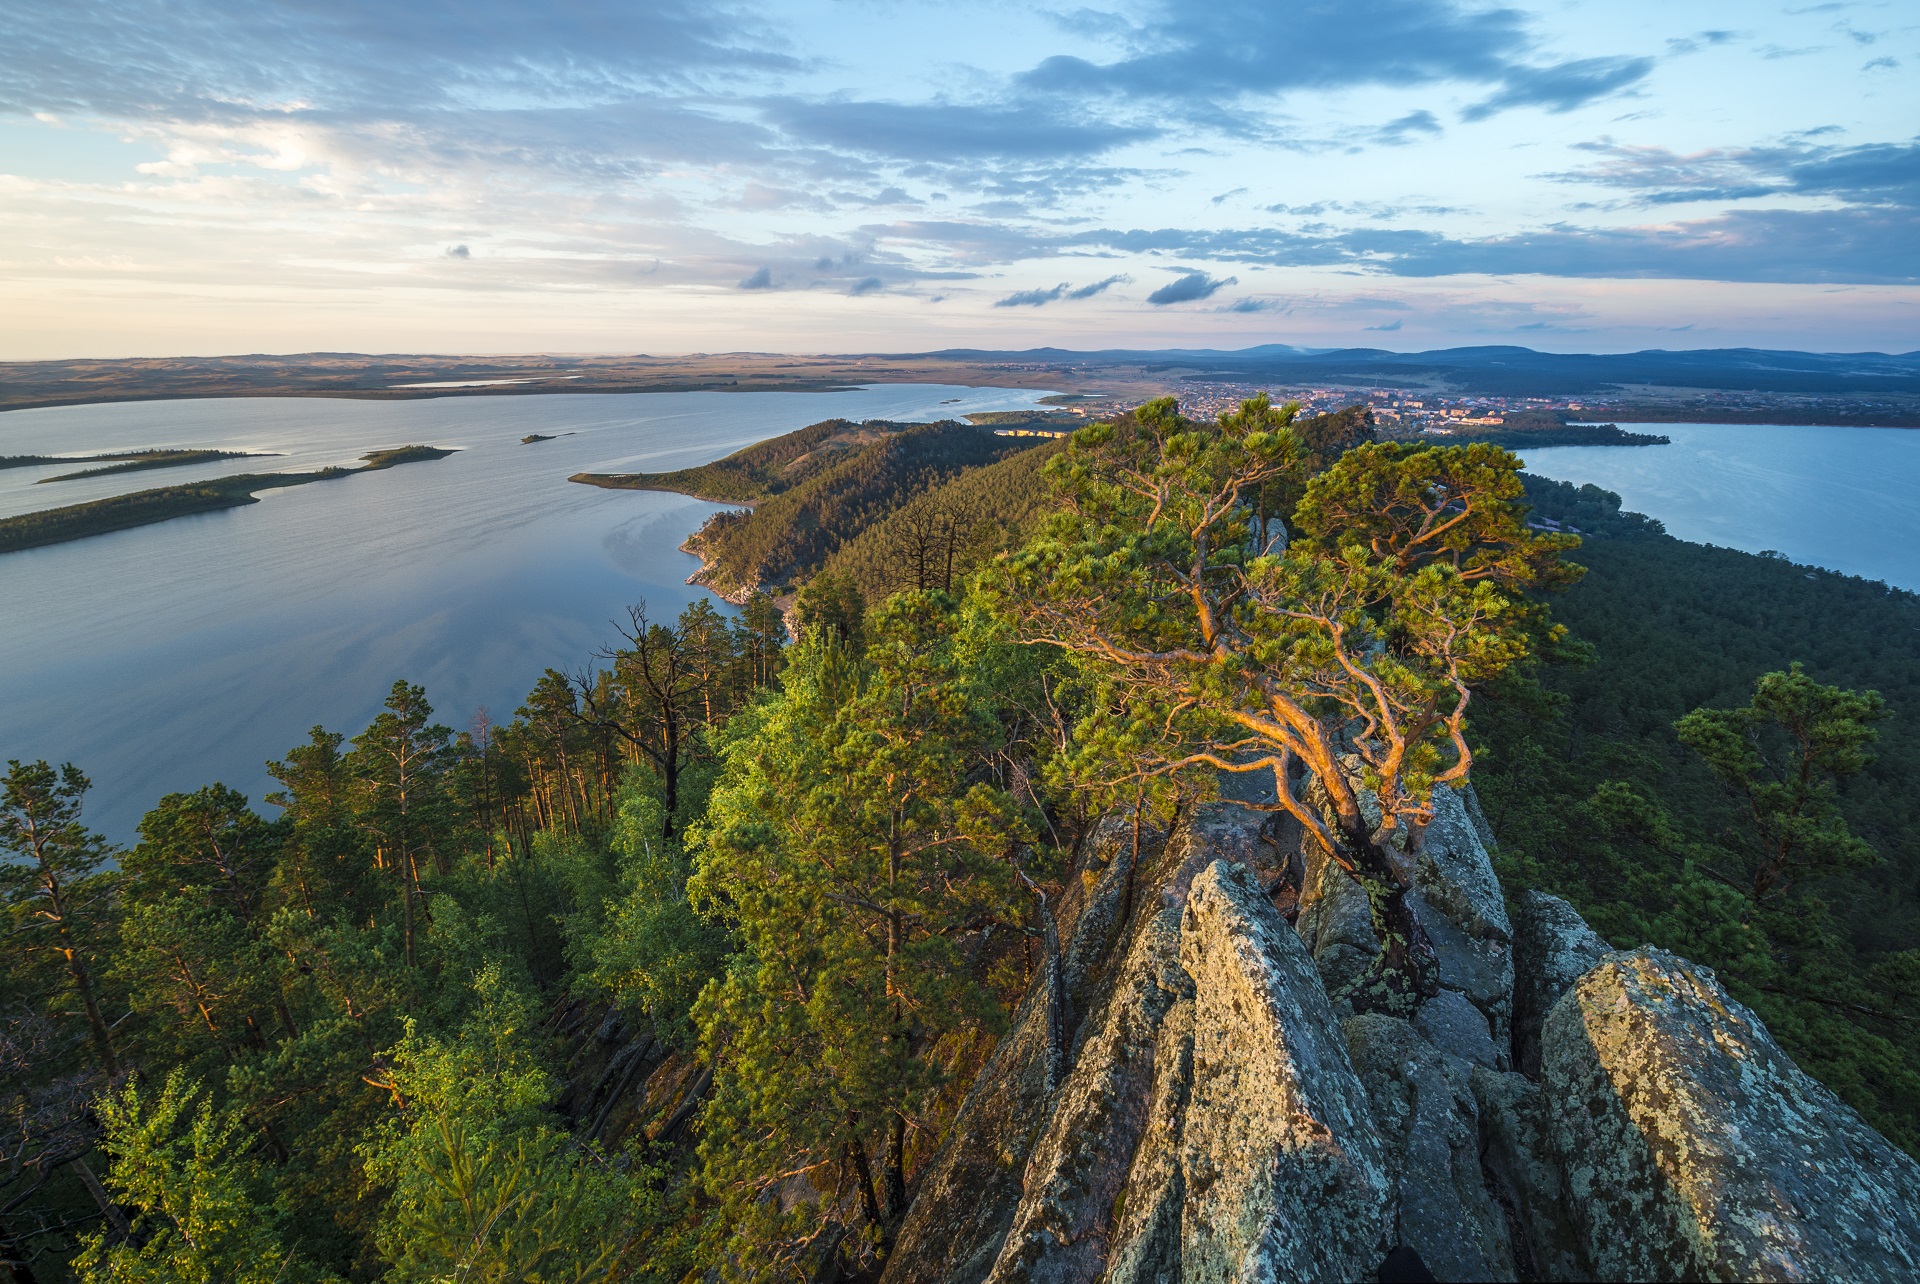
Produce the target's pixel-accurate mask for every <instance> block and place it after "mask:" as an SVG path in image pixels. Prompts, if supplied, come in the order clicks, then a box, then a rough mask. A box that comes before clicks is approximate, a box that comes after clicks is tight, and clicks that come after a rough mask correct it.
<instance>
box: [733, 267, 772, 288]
mask: <svg viewBox="0 0 1920 1284" xmlns="http://www.w3.org/2000/svg"><path fill="white" fill-rule="evenodd" d="M739 288H740V289H742V290H771V289H772V288H773V272H772V270H771V269H768V268H764V267H763V268H759V269H757V270H755V272H754V274H753V275H752V276H750V277H747V278H746V279H745V280H743V281H741V282H740V286H739Z"/></svg>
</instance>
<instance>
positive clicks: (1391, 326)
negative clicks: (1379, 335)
mask: <svg viewBox="0 0 1920 1284" xmlns="http://www.w3.org/2000/svg"><path fill="white" fill-rule="evenodd" d="M1400 326H1401V320H1400V318H1399V317H1395V318H1394V319H1393V320H1391V321H1389V322H1387V323H1386V324H1385V325H1363V326H1361V327H1360V328H1361V329H1362V330H1380V331H1383V332H1385V333H1388V334H1391V333H1393V332H1394V331H1395V330H1398V329H1399V328H1400Z"/></svg>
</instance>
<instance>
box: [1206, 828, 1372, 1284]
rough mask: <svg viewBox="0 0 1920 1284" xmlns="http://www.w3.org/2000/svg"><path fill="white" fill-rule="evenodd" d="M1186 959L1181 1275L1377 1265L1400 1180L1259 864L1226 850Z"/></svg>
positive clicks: (1292, 1274) (1259, 1275)
mask: <svg viewBox="0 0 1920 1284" xmlns="http://www.w3.org/2000/svg"><path fill="white" fill-rule="evenodd" d="M1180 961H1181V963H1182V965H1183V966H1184V967H1185V969H1186V971H1187V973H1188V974H1189V975H1190V976H1191V977H1192V978H1193V984H1194V1007H1193V1031H1194V1035H1193V1085H1192V1089H1191V1098H1190V1100H1189V1103H1188V1105H1187V1110H1186V1119H1185V1122H1184V1126H1183V1135H1182V1141H1181V1168H1182V1171H1183V1173H1184V1182H1185V1187H1186V1197H1185V1204H1184V1208H1183V1210H1182V1216H1181V1272H1180V1278H1181V1279H1182V1280H1183V1281H1196V1282H1197V1281H1216V1280H1221V1281H1224V1280H1249V1281H1264V1280H1280V1279H1287V1280H1303V1281H1314V1280H1329V1281H1331V1280H1353V1279H1360V1278H1364V1277H1367V1276H1370V1275H1372V1274H1373V1272H1374V1270H1375V1268H1376V1267H1377V1266H1378V1264H1379V1262H1380V1260H1381V1257H1382V1256H1383V1255H1384V1252H1385V1249H1386V1242H1385V1232H1386V1210H1387V1202H1388V1198H1389V1194H1390V1184H1389V1180H1388V1177H1387V1173H1386V1170H1385V1166H1384V1156H1383V1154H1382V1149H1381V1144H1380V1138H1379V1136H1378V1134H1377V1133H1376V1132H1375V1130H1374V1125H1373V1120H1372V1115H1371V1108H1370V1105H1369V1102H1368V1099H1367V1094H1366V1090H1365V1089H1364V1088H1363V1087H1362V1086H1361V1084H1360V1081H1359V1079H1358V1077H1357V1076H1356V1075H1355V1074H1354V1072H1353V1066H1352V1064H1351V1063H1350V1061H1349V1060H1348V1057H1347V1050H1346V1046H1345V1040H1344V1039H1343V1038H1342V1037H1341V1033H1340V1030H1339V1028H1338V1027H1337V1026H1336V1025H1335V1024H1334V1020H1333V1014H1332V1011H1331V1010H1330V1009H1329V1008H1328V1006H1327V999H1326V994H1325V991H1324V990H1323V989H1322V987H1321V985H1320V978H1319V975H1318V973H1317V972H1316V971H1315V969H1314V966H1313V960H1312V959H1311V958H1310V957H1309V956H1308V954H1307V952H1306V950H1305V948H1304V947H1303V946H1302V944H1301V942H1300V940H1299V938H1298V937H1297V936H1296V935H1295V934H1294V933H1293V932H1292V931H1291V930H1290V929H1289V928H1288V927H1287V925H1286V922H1285V921H1284V920H1283V919H1281V918H1280V916H1279V914H1278V913H1277V912H1275V910H1274V908H1273V906H1272V905H1271V904H1270V903H1269V902H1268V901H1267V899H1266V897H1265V896H1264V895H1262V893H1261V890H1260V886H1259V884H1258V883H1256V882H1255V881H1254V879H1253V877H1252V876H1251V875H1250V874H1249V872H1248V871H1247V870H1246V869H1245V868H1244V867H1241V866H1236V865H1229V864H1227V863H1226V862H1224V861H1216V862H1215V863H1213V864H1212V865H1209V866H1208V867H1207V868H1206V869H1205V870H1204V871H1202V872H1201V873H1200V874H1199V875H1198V876H1197V877H1196V878H1195V879H1194V881H1193V885H1192V889H1191V892H1190V894H1189V895H1188V897H1187V904H1186V912H1185V917H1184V918H1183V919H1182V922H1181V928H1180Z"/></svg>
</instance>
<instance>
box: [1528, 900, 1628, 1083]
mask: <svg viewBox="0 0 1920 1284" xmlns="http://www.w3.org/2000/svg"><path fill="white" fill-rule="evenodd" d="M1513 909H1514V914H1513V970H1514V983H1513V1064H1514V1068H1515V1069H1517V1070H1519V1071H1521V1072H1522V1073H1524V1074H1528V1075H1532V1076H1534V1077H1536V1078H1537V1077H1538V1076H1539V1074H1540V1025H1541V1022H1543V1021H1545V1020H1546V1019H1547V1013H1549V1012H1551V1011H1553V1005H1554V1004H1556V1003H1558V1002H1559V1001H1560V996H1561V995H1563V994H1565V993H1566V992H1567V991H1568V990H1571V989H1572V988H1573V983H1574V982H1575V981H1578V980H1579V979H1580V978H1581V977H1582V976H1583V975H1585V974H1586V972H1587V971H1588V969H1590V968H1592V967H1593V966H1594V965H1595V964H1597V963H1598V962H1599V961H1600V960H1601V959H1603V958H1605V957H1606V956H1607V955H1608V954H1610V953H1612V952H1613V947H1612V946H1611V945H1608V944H1607V943H1606V941H1605V940H1603V939H1602V938H1601V936H1600V934H1599V933H1598V932H1596V931H1594V930H1593V929H1592V928H1590V927H1588V926H1587V921H1586V920H1585V919H1583V918H1581V917H1580V913H1579V911H1578V910H1576V909H1574V908H1573V906H1571V905H1569V904H1567V903H1566V902H1565V901H1563V900H1561V899H1560V898H1559V897H1558V896H1549V895H1547V894H1546V893H1545V892H1535V891H1526V892H1521V893H1520V894H1519V895H1518V896H1516V897H1514V898H1513Z"/></svg>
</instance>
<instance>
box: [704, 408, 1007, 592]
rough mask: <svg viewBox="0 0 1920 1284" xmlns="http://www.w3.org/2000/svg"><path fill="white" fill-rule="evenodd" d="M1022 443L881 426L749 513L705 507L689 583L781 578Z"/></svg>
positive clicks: (947, 429) (944, 426)
mask: <svg viewBox="0 0 1920 1284" xmlns="http://www.w3.org/2000/svg"><path fill="white" fill-rule="evenodd" d="M1031 446H1032V443H1031V442H1029V441H1023V440H1020V439H1018V438H1011V437H996V436H994V434H993V433H992V432H991V431H989V430H987V429H982V428H974V427H971V426H968V425H962V424H954V423H938V424H922V425H917V426H914V427H911V428H908V429H906V430H904V431H901V432H897V433H888V434H886V435H884V436H882V437H880V438H879V439H878V440H876V441H874V442H873V443H872V444H870V445H866V446H863V447H861V448H860V449H858V450H857V451H853V452H851V453H845V454H844V455H843V457H841V458H839V459H838V460H837V461H836V462H833V463H831V464H830V465H828V466H826V467H824V468H822V469H820V470H819V471H817V472H811V473H809V474H808V475H807V476H806V477H805V478H804V480H801V481H798V482H796V483H793V484H792V485H790V486H787V487H785V488H784V489H782V490H780V491H778V492H777V493H774V494H772V495H771V496H770V497H768V498H766V499H765V500H764V502H761V503H759V504H758V505H757V506H756V507H754V508H753V509H752V510H751V511H744V512H728V513H716V514H714V516H713V517H712V518H710V519H708V521H707V523H706V525H704V526H703V527H701V528H700V531H699V532H698V533H697V534H696V535H695V536H694V537H693V538H692V539H690V540H689V541H688V544H687V547H688V548H689V549H690V550H692V551H693V552H695V553H698V554H699V555H700V558H701V560H702V561H703V562H705V566H704V567H702V569H701V571H700V574H699V576H698V577H697V581H696V582H698V583H701V584H705V585H707V586H708V587H709V588H711V589H713V590H714V591H715V592H717V593H719V594H720V595H721V596H723V597H727V598H729V599H732V600H735V601H737V600H740V599H741V598H742V597H743V596H744V595H745V594H748V593H751V592H753V591H754V590H756V589H760V588H780V587H784V586H787V585H789V584H790V583H792V582H793V581H794V580H795V579H797V578H804V577H806V576H808V575H811V574H812V573H813V572H814V571H816V570H818V569H819V567H820V565H821V563H822V562H823V561H825V560H826V558H828V557H829V556H831V555H832V554H833V553H834V551H835V550H837V549H838V548H839V547H840V546H841V545H842V544H844V543H846V542H847V541H848V540H850V539H853V538H854V537H856V536H858V535H859V534H860V532H862V531H864V530H865V529H866V528H867V527H868V526H870V525H872V524H873V523H874V522H876V521H878V520H880V519H881V518H882V517H884V516H886V515H887V514H888V513H890V512H892V511H893V510H895V509H896V508H898V507H900V505H902V504H904V503H906V502H907V500H909V499H911V498H912V497H913V496H915V495H917V494H919V493H920V492H921V491H924V490H926V489H927V488H928V487H929V486H932V485H935V484H937V483H938V482H940V481H943V480H945V479H947V478H949V477H952V476H953V475H955V474H956V473H958V472H960V471H961V470H962V469H965V468H976V467H979V466H980V465H982V464H986V463H990V462H992V461H993V460H996V459H998V458H1000V457H1001V456H1003V455H1006V454H1010V453H1012V452H1014V451H1018V450H1023V449H1029V448H1031ZM807 458H808V459H811V458H813V456H808V457H807Z"/></svg>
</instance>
